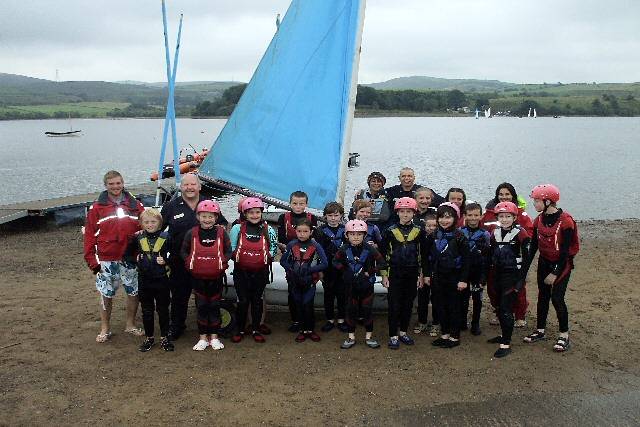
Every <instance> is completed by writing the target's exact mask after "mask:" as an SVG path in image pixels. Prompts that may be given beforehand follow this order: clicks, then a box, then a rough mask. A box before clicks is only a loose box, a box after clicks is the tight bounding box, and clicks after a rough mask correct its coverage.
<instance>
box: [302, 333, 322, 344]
mask: <svg viewBox="0 0 640 427" xmlns="http://www.w3.org/2000/svg"><path fill="white" fill-rule="evenodd" d="M305 335H306V337H307V338H309V339H310V340H311V341H313V342H318V341H320V335H318V334H316V333H315V332H313V331H311V332H309V333H308V334H305Z"/></svg>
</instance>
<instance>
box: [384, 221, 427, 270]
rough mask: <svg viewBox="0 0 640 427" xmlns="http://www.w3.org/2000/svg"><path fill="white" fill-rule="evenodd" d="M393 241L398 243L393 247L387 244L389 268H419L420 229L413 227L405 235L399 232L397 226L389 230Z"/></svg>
mask: <svg viewBox="0 0 640 427" xmlns="http://www.w3.org/2000/svg"><path fill="white" fill-rule="evenodd" d="M389 231H390V232H391V235H392V236H393V237H394V240H395V241H396V242H397V243H398V244H397V245H395V247H394V245H393V242H389V251H388V255H387V260H388V261H389V265H390V266H403V267H416V266H420V242H419V241H418V238H419V237H420V227H418V226H416V225H413V226H412V227H411V230H410V231H409V233H407V234H406V235H405V234H403V233H402V231H400V228H399V227H398V226H397V225H393V226H391V227H390V228H389Z"/></svg>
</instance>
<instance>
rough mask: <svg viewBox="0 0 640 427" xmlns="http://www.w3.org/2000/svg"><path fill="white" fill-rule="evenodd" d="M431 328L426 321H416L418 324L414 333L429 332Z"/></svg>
mask: <svg viewBox="0 0 640 427" xmlns="http://www.w3.org/2000/svg"><path fill="white" fill-rule="evenodd" d="M428 330H429V326H428V325H427V324H426V323H416V326H414V327H413V333H414V334H421V333H423V332H427V331H428Z"/></svg>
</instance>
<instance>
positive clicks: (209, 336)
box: [180, 200, 231, 351]
mask: <svg viewBox="0 0 640 427" xmlns="http://www.w3.org/2000/svg"><path fill="white" fill-rule="evenodd" d="M219 215H220V206H219V205H218V203H216V202H214V201H213V200H203V201H201V202H200V203H198V207H197V208H196V216H197V218H198V222H200V224H199V225H196V226H195V227H193V228H192V229H191V230H189V231H187V233H186V234H185V236H184V241H183V242H182V249H181V251H180V255H181V256H182V259H184V264H185V268H186V270H187V271H188V272H189V274H190V275H191V284H192V288H193V293H194V295H195V299H196V308H197V312H198V315H197V317H198V332H199V334H200V339H199V341H198V342H197V343H196V345H194V346H193V349H194V350H195V351H203V350H206V348H207V347H209V346H211V348H212V349H214V350H221V349H223V348H224V344H222V342H221V341H220V339H219V338H218V332H219V330H220V324H221V320H220V299H221V297H222V281H223V276H224V274H225V270H226V269H227V266H228V264H227V261H228V260H229V258H230V257H231V241H230V240H229V235H228V234H227V232H226V230H225V229H224V227H222V226H220V225H216V221H217V220H218V216H219Z"/></svg>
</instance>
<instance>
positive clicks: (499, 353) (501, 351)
mask: <svg viewBox="0 0 640 427" xmlns="http://www.w3.org/2000/svg"><path fill="white" fill-rule="evenodd" d="M509 354H511V347H507V348H503V347H500V348H499V349H497V350H496V352H495V353H493V357H497V358H501V357H505V356H508V355H509Z"/></svg>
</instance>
